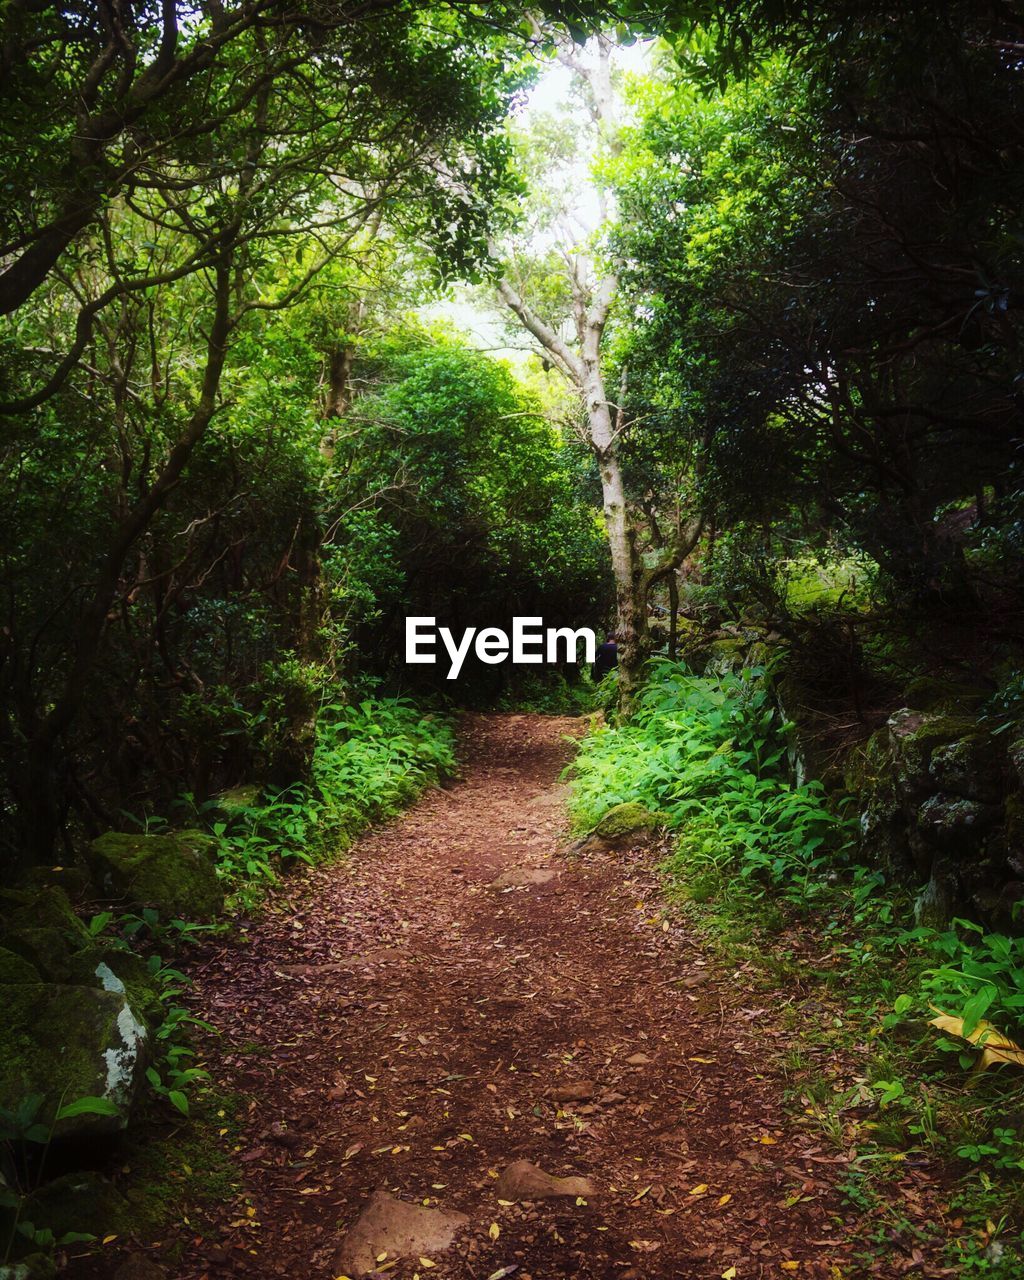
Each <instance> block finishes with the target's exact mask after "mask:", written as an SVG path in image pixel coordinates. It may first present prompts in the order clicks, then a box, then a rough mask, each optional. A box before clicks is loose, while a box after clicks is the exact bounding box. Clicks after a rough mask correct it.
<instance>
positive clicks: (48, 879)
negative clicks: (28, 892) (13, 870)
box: [18, 867, 89, 899]
mask: <svg viewBox="0 0 1024 1280" xmlns="http://www.w3.org/2000/svg"><path fill="white" fill-rule="evenodd" d="M18 887H19V888H21V889H60V890H61V891H62V892H63V893H65V894H67V896H68V897H69V898H76V899H77V898H81V897H84V896H85V894H86V893H87V891H88V889H89V877H88V875H87V874H86V872H85V871H84V870H83V869H82V868H81V867H31V868H30V869H29V870H28V871H26V872H25V874H24V875H23V876H22V878H21V880H20V881H19V882H18Z"/></svg>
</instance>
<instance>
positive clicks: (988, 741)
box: [928, 733, 1003, 804]
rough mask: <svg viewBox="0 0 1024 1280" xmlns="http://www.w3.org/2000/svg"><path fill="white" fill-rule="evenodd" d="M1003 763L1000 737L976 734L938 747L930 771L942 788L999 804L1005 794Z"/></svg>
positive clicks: (971, 798) (955, 793)
mask: <svg viewBox="0 0 1024 1280" xmlns="http://www.w3.org/2000/svg"><path fill="white" fill-rule="evenodd" d="M1002 764H1003V761H1002V758H1001V751H1000V746H999V742H998V739H995V738H993V737H992V736H991V735H990V734H987V733H972V734H969V735H968V736H967V737H966V738H959V739H957V740H956V741H955V742H944V743H942V744H941V745H940V746H938V747H936V748H935V750H934V751H933V752H932V757H931V762H930V764H929V766H928V773H929V776H930V777H931V779H932V781H933V782H934V783H935V786H936V788H937V789H938V790H939V791H945V792H949V793H950V794H952V795H956V796H964V797H965V798H966V799H968V800H978V801H980V802H981V803H982V804H996V803H997V802H998V800H999V798H1000V796H1001V795H1002V793H1003V772H1002Z"/></svg>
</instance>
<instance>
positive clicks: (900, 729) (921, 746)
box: [886, 707, 978, 791]
mask: <svg viewBox="0 0 1024 1280" xmlns="http://www.w3.org/2000/svg"><path fill="white" fill-rule="evenodd" d="M977 728H978V724H977V721H976V720H972V719H969V718H967V717H964V716H939V715H925V714H924V713H922V712H920V711H914V710H912V709H911V708H910V707H903V708H901V709H900V710H899V711H894V712H893V714H892V715H891V716H890V717H889V719H888V721H887V722H886V729H887V730H888V734H889V744H890V748H891V751H892V755H893V762H894V764H895V767H896V770H897V775H896V779H895V781H896V785H897V787H898V788H899V789H901V790H903V791H911V790H913V789H914V788H915V787H916V788H921V787H923V788H924V789H925V791H927V790H928V787H929V783H930V779H929V776H928V766H929V765H930V763H931V758H932V753H933V752H934V751H935V750H936V748H938V747H940V746H943V745H945V744H947V743H950V742H956V741H957V739H959V738H969V737H971V736H972V735H973V734H975V733H976V732H977Z"/></svg>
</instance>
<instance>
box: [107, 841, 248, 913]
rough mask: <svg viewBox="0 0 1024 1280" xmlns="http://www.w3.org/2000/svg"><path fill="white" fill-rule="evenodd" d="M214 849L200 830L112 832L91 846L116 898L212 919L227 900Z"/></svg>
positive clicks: (212, 843)
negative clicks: (156, 833) (149, 832)
mask: <svg viewBox="0 0 1024 1280" xmlns="http://www.w3.org/2000/svg"><path fill="white" fill-rule="evenodd" d="M214 848H215V842H214V841H213V840H212V839H211V838H210V837H209V836H206V835H204V834H203V833H202V832H201V831H176V832H172V833H170V834H168V835H131V834H127V833H124V832H118V831H109V832H108V833H107V834H106V835H103V836H100V837H99V839H98V840H94V841H93V842H92V844H91V845H90V846H89V863H90V866H91V868H92V873H93V878H94V880H95V882H96V885H97V887H98V888H99V889H100V891H101V892H102V893H103V894H104V895H106V896H107V897H109V898H111V899H117V900H119V901H121V902H124V903H126V904H128V905H130V906H134V907H153V908H155V909H156V910H157V911H159V912H160V915H161V916H162V917H164V918H165V919H173V918H182V919H186V920H209V919H211V918H212V917H213V916H216V915H217V914H218V913H219V912H220V910H221V909H222V907H223V905H224V892H223V890H222V889H221V887H220V882H219V881H218V879H217V873H216V872H215V870H214V866H213V851H214Z"/></svg>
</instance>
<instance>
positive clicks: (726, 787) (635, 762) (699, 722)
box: [571, 659, 850, 905]
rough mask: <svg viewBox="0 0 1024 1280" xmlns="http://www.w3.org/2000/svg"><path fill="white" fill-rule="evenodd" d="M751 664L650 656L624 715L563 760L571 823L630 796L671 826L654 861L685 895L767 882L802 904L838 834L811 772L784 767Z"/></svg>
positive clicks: (762, 686)
mask: <svg viewBox="0 0 1024 1280" xmlns="http://www.w3.org/2000/svg"><path fill="white" fill-rule="evenodd" d="M765 674H766V673H765V670H764V668H763V667H748V668H746V669H744V670H743V671H741V672H738V673H726V674H720V675H713V676H694V675H692V674H691V673H689V672H688V671H687V670H686V669H685V668H684V667H681V666H679V665H677V664H675V663H670V662H668V661H667V660H664V659H659V660H657V661H656V662H654V663H653V664H652V676H651V680H650V682H649V683H648V685H647V686H646V688H645V689H644V691H643V694H642V695H641V698H640V703H639V707H638V710H637V712H636V714H635V716H634V717H633V719H632V720H630V721H629V722H628V723H626V724H624V725H619V726H614V727H610V726H603V727H601V728H598V729H596V730H595V731H594V732H593V733H592V734H590V735H589V736H588V737H587V738H586V739H584V741H583V743H582V744H581V747H580V752H579V755H578V756H577V758H576V760H575V762H574V763H573V765H572V766H571V771H572V773H573V774H574V775H575V781H574V783H573V790H572V809H573V815H574V819H575V822H576V824H577V826H579V827H581V828H587V827H591V826H593V825H594V824H595V823H596V822H597V820H598V819H599V818H600V817H601V815H602V814H603V813H604V812H605V811H606V810H607V809H609V808H611V807H612V806H613V805H616V804H619V803H622V802H623V801H626V800H638V801H640V802H641V803H642V804H645V805H647V806H648V807H649V808H651V809H656V810H658V811H660V812H663V813H665V814H666V815H667V817H668V819H669V823H670V825H671V826H672V827H674V828H676V829H678V831H679V836H678V838H677V843H676V848H675V851H674V853H673V854H672V855H670V857H669V858H668V860H667V861H666V863H665V866H664V870H665V872H666V874H667V875H668V876H669V878H670V879H671V880H673V881H674V882H677V883H681V884H685V885H686V886H687V892H688V894H689V896H690V897H691V898H693V899H696V900H700V899H706V898H708V897H710V896H712V895H713V894H718V893H722V892H731V893H733V894H734V895H738V896H743V897H747V898H762V897H764V895H765V894H766V892H767V891H768V889H769V888H772V889H774V890H777V891H779V892H781V894H782V896H783V897H784V898H786V899H788V900H789V901H790V902H791V903H792V904H794V905H806V904H807V903H809V902H810V901H812V900H813V899H814V898H816V897H817V896H818V895H819V893H820V892H821V891H822V889H823V887H824V885H825V878H824V876H823V874H822V871H823V867H824V866H825V864H826V863H828V862H830V861H831V860H833V859H834V858H835V856H836V853H837V851H838V850H839V849H840V848H841V847H842V846H843V844H844V843H845V842H846V840H847V839H848V836H849V829H850V828H849V823H848V822H847V821H846V820H844V819H843V818H842V817H840V816H838V815H837V814H835V813H834V812H833V811H832V810H830V809H829V808H828V807H827V806H826V804H825V802H824V798H823V793H822V789H821V786H820V784H819V783H817V782H808V783H805V784H802V785H799V786H798V785H795V784H793V783H792V782H790V780H789V778H788V776H787V762H786V731H787V727H788V726H787V725H786V724H785V722H784V721H783V720H782V717H781V715H780V714H779V711H778V709H777V707H776V705H775V703H774V701H773V700H772V697H771V694H770V692H769V690H768V687H767V683H766V681H765V679H764V677H765Z"/></svg>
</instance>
